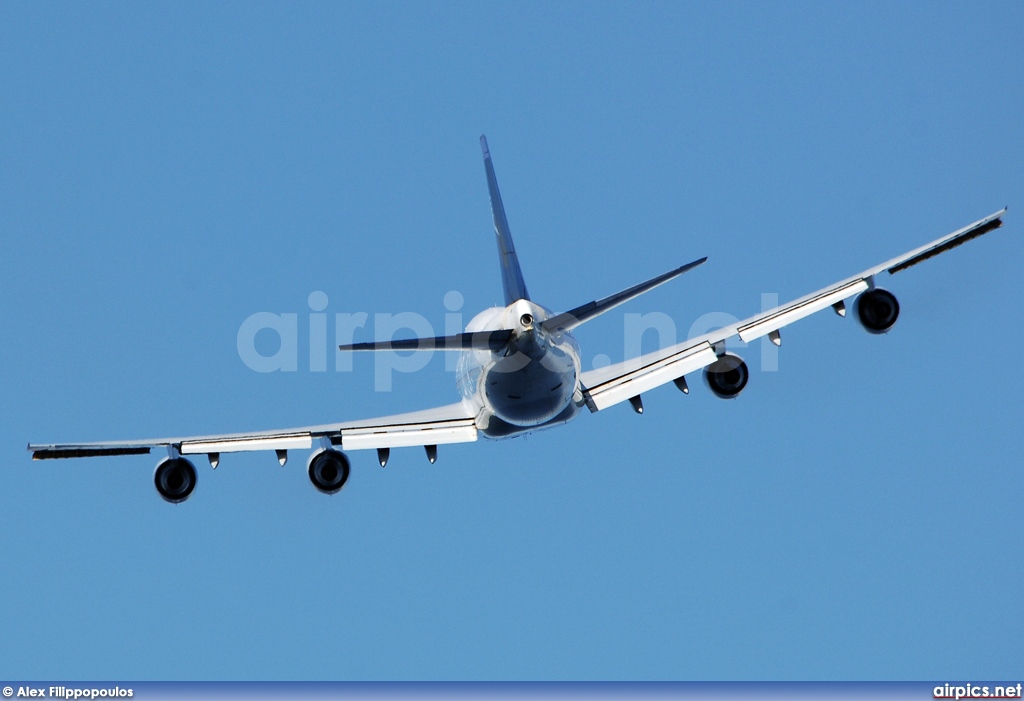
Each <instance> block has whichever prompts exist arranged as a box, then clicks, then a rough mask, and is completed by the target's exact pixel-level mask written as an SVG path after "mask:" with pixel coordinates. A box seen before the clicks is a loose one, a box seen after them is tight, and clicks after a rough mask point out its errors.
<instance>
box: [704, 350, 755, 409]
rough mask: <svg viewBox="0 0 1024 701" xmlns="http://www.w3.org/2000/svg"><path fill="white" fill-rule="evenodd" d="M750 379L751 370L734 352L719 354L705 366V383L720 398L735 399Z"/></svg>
mask: <svg viewBox="0 0 1024 701" xmlns="http://www.w3.org/2000/svg"><path fill="white" fill-rule="evenodd" d="M748 379H750V371H749V370H747V364H746V363H744V362H743V358H741V357H739V356H738V355H733V354H732V353H726V354H725V355H722V356H719V358H718V360H716V361H715V362H713V363H711V365H708V366H707V367H706V368H704V384H705V385H707V386H708V389H709V390H711V392H712V393H713V394H714V395H715V396H716V397H718V398H719V399H735V398H736V397H737V396H739V393H740V392H742V391H743V388H744V387H746V386H747V380H748Z"/></svg>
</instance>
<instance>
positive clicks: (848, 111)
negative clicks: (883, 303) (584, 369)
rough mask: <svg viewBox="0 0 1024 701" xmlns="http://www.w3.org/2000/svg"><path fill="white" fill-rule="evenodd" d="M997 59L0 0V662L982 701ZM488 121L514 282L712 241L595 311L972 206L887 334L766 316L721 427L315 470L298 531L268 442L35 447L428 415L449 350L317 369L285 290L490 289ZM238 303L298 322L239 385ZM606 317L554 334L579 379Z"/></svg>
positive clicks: (1017, 579) (864, 242)
mask: <svg viewBox="0 0 1024 701" xmlns="http://www.w3.org/2000/svg"><path fill="white" fill-rule="evenodd" d="M1022 29H1024V6H1022V5H1021V4H1020V3H1019V2H998V3H997V2H992V3H945V2H942V3H940V2H922V3H912V4H911V3H846V4H842V5H839V6H837V5H836V4H835V3H807V4H790V3H785V4H773V5H768V4H762V3H743V4H732V3H681V2H680V3H658V4H651V3H645V4H640V5H636V6H633V5H631V4H629V5H628V4H626V3H622V4H614V5H611V4H598V3H579V4H565V3H556V4H552V3H515V4H494V3H459V4H457V3H434V4H424V3H414V4H408V3H395V4H375V5H368V4H365V5H355V6H353V5H352V4H342V3H322V4H313V3H301V4H287V5H286V4H280V5H272V4H266V3H263V4H256V3H234V4H231V3H216V4H214V3H205V4H190V5H183V4H181V3H166V4H158V3H144V4H128V3H116V4H114V3H102V4H98V3H92V4H78V3H76V4H70V3H67V4H39V3H4V4H3V5H2V7H0V241H2V255H0V292H2V294H0V309H2V313H3V319H4V329H5V332H4V334H3V341H2V344H0V353H2V355H0V361H2V362H0V368H2V370H0V372H2V383H0V411H2V416H0V439H2V440H0V450H2V451H3V452H2V458H3V460H2V462H3V464H2V470H0V677H20V678H37V679H43V680H46V679H58V678H59V679H115V680H116V679H124V678H128V679H133V678H134V679H304V678H308V679H492V678H494V679H652V678H653V679H890V678H891V679H941V680H953V679H968V678H970V679H979V678H982V677H997V678H1002V677H1008V678H1014V679H1017V680H1019V679H1020V677H1021V676H1024V663H1022V660H1024V644H1022V642H1021V631H1022V629H1024V588H1022V585H1021V581H1022V575H1024V557H1022V548H1021V543H1022V542H1024V459H1022V448H1024V438H1022V433H1024V432H1022V430H1021V424H1022V420H1021V419H1022V411H1021V396H1022V391H1024V369H1022V363H1021V360H1020V357H1019V355H1018V354H1019V352H1020V348H1021V344H1022V341H1024V338H1022V336H1024V333H1022V330H1021V324H1020V305H1021V299H1022V283H1021V280H1022V275H1024V233H1022V232H1024V199H1022V197H1021V195H1022V177H1021V173H1022V163H1024V148H1022V145H1024V100H1022V97H1021V88H1022V86H1024V53H1022V51H1021V34H1022ZM481 133H486V134H487V135H488V137H489V140H490V144H491V151H492V154H493V156H494V159H495V165H496V168H497V173H498V178H499V181H500V182H501V185H502V192H503V195H504V198H505V204H506V208H507V211H508V216H509V221H510V223H511V227H512V231H513V234H514V235H515V239H516V245H517V248H518V249H519V256H520V259H521V262H522V265H523V268H524V273H525V276H526V280H527V283H528V285H529V288H530V291H531V294H532V296H533V297H534V298H535V299H536V300H537V301H540V302H541V303H543V304H545V305H547V306H549V307H553V308H556V309H564V308H568V307H572V306H575V305H577V304H580V303H583V302H586V301H588V300H590V299H593V298H595V297H598V296H602V295H605V294H608V293H610V292H613V291H615V290H618V289H621V288H623V287H626V286H628V285H631V284H634V283H635V282H638V281H640V280H643V279H645V278H647V277H650V276H653V275H655V274H657V273H660V272H662V271H664V270H667V269H668V268H670V267H674V266H676V265H679V264H682V263H684V262H687V261H689V260H693V259H694V258H698V257H700V256H704V255H707V256H709V262H708V264H706V265H705V266H703V267H702V268H700V269H699V270H697V271H694V272H692V273H689V274H688V275H686V276H685V277H684V278H682V279H680V280H678V281H675V282H673V283H671V284H670V285H668V286H666V287H663V288H660V289H658V290H657V291H655V292H653V293H651V294H649V295H647V296H645V297H644V298H642V299H640V300H638V301H636V302H633V303H631V304H630V305H629V306H628V307H625V308H623V310H622V312H623V313H627V312H634V313H635V312H642V313H650V312H662V313H665V314H668V315H670V316H671V317H672V318H673V319H674V320H675V322H676V323H677V325H678V328H679V329H680V332H681V333H685V330H686V329H688V328H689V327H690V326H691V324H693V323H694V322H695V321H696V320H697V319H698V318H700V317H701V315H703V314H705V313H708V312H721V313H727V314H732V315H736V316H739V317H745V316H747V315H749V314H751V313H754V312H756V311H758V310H759V309H760V300H761V294H762V293H778V294H779V295H780V298H781V299H782V300H785V299H787V298H793V297H796V296H799V295H801V294H804V293H807V292H810V291H812V290H815V289H818V288H819V287H821V286H823V285H825V284H828V283H831V282H833V281H835V280H838V279H841V278H843V277H846V276H847V275H850V274H853V273H855V272H857V271H860V270H863V269H865V268H867V267H868V266H870V265H873V264H875V263H879V262H881V261H882V260H885V259H887V258H888V257H890V256H892V255H896V254H898V253H901V252H903V251H906V250H909V249H910V248H913V247H915V246H917V245H919V244H921V243H924V242H926V241H928V240H930V239H932V238H934V237H937V236H939V235H942V234H945V233H947V232H949V231H952V230H954V229H957V228H959V227H961V226H963V225H965V224H967V223H969V222H971V221H974V220H975V219H978V218H980V217H982V216H984V215H987V214H989V213H991V212H994V211H996V210H997V209H999V208H1001V207H1002V206H1004V205H1009V206H1010V211H1009V214H1008V216H1007V217H1006V226H1005V227H1004V228H1003V229H1001V230H999V231H997V232H995V233H993V234H991V235H989V236H986V237H984V238H982V239H980V240H978V241H974V242H971V243H970V244H968V245H966V246H964V247H962V248H960V249H957V250H955V251H953V252H951V253H949V254H946V255H944V256H942V257H940V258H938V259H935V260H933V261H929V262H928V263H927V264H924V265H921V266H919V267H917V268H914V269H912V270H910V271H908V272H906V273H901V274H900V275H898V276H896V277H893V278H891V280H885V281H884V282H885V283H886V284H887V286H889V287H890V289H892V290H893V291H894V292H895V293H896V294H897V295H898V296H899V298H900V301H901V304H902V307H903V314H902V317H901V319H900V321H899V323H898V324H897V326H896V328H895V329H894V330H893V332H892V333H890V334H889V335H887V336H885V337H873V336H870V335H868V334H866V333H864V332H863V331H862V330H860V329H859V327H858V326H857V325H856V323H855V322H854V321H853V320H852V319H846V320H841V319H839V318H837V317H836V316H835V315H832V314H820V315H818V316H816V317H813V318H811V319H808V320H806V321H803V322H801V323H800V324H799V325H796V326H794V327H792V328H791V329H788V330H787V331H786V332H785V334H784V341H785V342H784V344H783V347H782V348H781V351H780V353H779V370H778V371H777V372H765V371H762V370H760V369H759V368H758V367H757V364H756V363H755V364H754V365H755V367H754V368H753V373H752V378H751V383H750V385H749V387H748V389H747V391H746V392H745V393H744V394H743V395H742V396H741V397H740V398H739V399H737V400H736V401H731V402H723V401H720V400H717V399H715V398H713V397H712V396H711V395H710V394H709V393H708V392H707V391H706V390H704V388H703V387H702V386H700V382H699V380H698V376H692V378H691V380H692V381H691V385H692V386H693V391H692V392H691V394H690V395H689V396H683V395H681V394H680V393H679V392H677V391H676V390H675V389H674V388H673V387H671V386H668V387H664V388H661V389H659V390H657V391H654V392H651V393H649V394H648V395H645V397H644V401H645V405H646V408H647V411H646V413H645V414H644V415H643V416H642V417H639V416H636V415H634V414H633V413H632V412H631V411H630V409H629V407H628V405H624V406H619V407H616V408H613V409H610V410H608V411H607V412H602V413H601V414H598V415H594V416H590V415H587V416H582V417H580V418H579V419H578V420H577V421H576V422H574V423H573V424H571V425H569V426H566V427H563V428H560V429H556V430H552V431H548V432H544V433H540V434H536V435H534V436H530V437H529V438H527V439H517V440H513V441H505V442H497V443H492V442H478V443H475V444H469V445H462V446H453V447H450V448H447V449H445V448H442V450H441V456H440V460H439V462H438V463H437V464H436V465H433V466H431V465H429V464H428V463H427V462H426V460H425V458H424V457H423V455H422V451H420V450H419V449H416V450H412V449H410V450H402V451H395V453H394V455H393V456H392V462H391V464H389V465H388V467H387V469H386V470H381V469H380V468H379V467H378V466H377V465H376V463H375V461H374V456H373V454H372V453H353V454H352V455H351V457H352V460H353V474H352V478H351V480H350V482H349V484H348V486H347V487H346V488H345V490H344V491H343V492H342V493H341V494H339V495H337V496H335V497H330V498H329V497H325V496H323V495H321V494H319V493H317V492H316V491H315V490H314V489H313V487H312V486H311V485H310V484H309V481H308V479H307V478H306V476H305V474H304V469H303V467H304V462H305V457H304V456H300V455H295V456H293V459H292V461H291V462H290V463H289V464H288V466H287V467H285V468H281V467H280V466H278V464H277V463H276V461H275V460H274V458H273V455H272V454H262V453H261V454H252V455H240V456H228V457H225V459H224V460H223V462H222V464H221V467H220V468H218V470H217V471H216V472H212V471H211V470H210V469H209V468H208V467H207V466H205V465H204V464H198V465H197V467H198V468H199V486H198V488H197V490H196V492H195V494H194V495H193V497H192V499H191V500H190V501H188V502H187V503H186V504H183V505H180V506H177V507H175V506H170V505H168V504H165V503H164V502H163V501H161V500H160V499H159V498H158V496H157V494H156V492H155V490H154V489H153V486H152V470H153V467H154V465H155V463H156V457H127V458H116V459H92V460H83V461H71V462H62V461H55V462H49V463H33V462H32V461H31V460H30V459H29V455H28V453H27V452H25V444H26V443H27V442H28V441H30V440H32V441H69V440H104V439H118V438H139V437H147V436H153V435H193V434H201V433H210V432H227V431H238V430H249V429H270V428H284V427H289V426H302V425H307V424H312V423H322V422H330V421H335V420H344V419H350V418H362V417H370V416H377V415H382V414H389V413H396V412H399V411H407V410H414V409H419V408H424V407H427V406H432V405H435V404H442V403H448V402H451V401H455V399H456V394H455V390H454V384H453V376H452V374H451V373H448V372H445V369H444V364H443V361H442V360H441V359H440V358H439V357H438V358H435V359H434V360H432V361H431V363H430V365H428V366H427V367H426V368H425V369H424V370H422V371H421V372H418V373H415V374H410V375H398V376H397V377H396V378H395V385H394V391H392V392H390V393H384V392H375V391H374V388H373V361H372V359H371V358H369V357H366V356H361V357H359V358H357V359H356V362H355V369H354V371H353V372H350V373H343V372H335V371H334V369H333V355H332V356H331V357H330V358H329V359H330V363H329V368H330V370H329V371H328V372H326V373H316V372H310V371H309V367H308V363H307V362H305V361H304V358H307V357H308V355H306V354H307V353H308V340H306V339H307V338H308V336H306V334H308V313H309V307H308V305H307V297H308V296H309V294H310V293H311V292H314V291H323V292H325V293H326V294H327V296H328V298H329V305H328V307H327V310H326V311H327V312H328V314H330V315H331V316H330V318H331V319H332V329H333V315H334V314H335V313H338V312H356V311H366V312H369V313H370V314H371V318H372V315H373V313H375V312H382V313H383V312H387V313H398V312H403V311H412V312H416V313H419V314H422V315H423V316H425V317H426V318H427V319H429V320H430V321H431V323H432V324H434V325H435V327H436V328H438V329H441V328H442V327H443V320H444V314H445V308H444V306H443V303H442V300H443V299H444V295H445V294H446V293H447V292H449V291H451V290H457V291H459V292H460V293H461V294H462V295H463V296H464V299H465V307H464V311H465V313H466V320H468V318H469V316H470V315H472V314H473V313H474V312H476V311H477V310H479V309H482V308H484V307H486V306H489V305H491V304H494V303H496V302H499V301H500V299H501V289H500V278H499V274H498V264H497V255H496V252H495V250H494V242H493V234H492V231H491V222H490V212H489V209H488V205H487V190H486V185H485V181H484V175H483V167H482V164H481V160H480V153H479V147H478V143H477V139H478V137H479V135H480V134H481ZM890 283H891V284H890ZM261 311H270V312H275V313H284V312H288V313H297V314H298V315H299V360H300V362H299V370H298V371H297V372H292V373H270V374H260V373H256V372H253V371H252V370H250V369H249V368H247V367H246V366H245V364H244V363H243V362H242V361H241V360H240V358H239V355H238V352H237V350H236V334H237V331H238V328H239V326H240V325H241V323H242V322H243V321H244V320H245V319H246V318H247V317H248V316H249V315H250V314H253V313H255V312H261ZM623 323H624V317H623V314H622V313H617V312H616V313H612V314H609V315H607V316H606V317H603V318H602V319H600V320H598V321H594V322H593V323H591V324H589V325H588V326H587V327H585V328H583V329H581V330H580V333H579V334H578V336H579V339H580V342H581V344H582V346H583V353H584V363H585V364H589V363H590V362H592V359H593V357H594V356H595V355H596V354H599V353H603V354H607V355H609V356H611V357H612V358H613V359H615V358H618V357H621V355H622V353H623ZM331 333H333V330H332V331H331ZM647 340H648V341H649V342H650V341H651V339H650V338H648V339H647ZM265 341H266V339H263V340H261V341H260V343H264V342H265ZM272 345H273V344H271V346H272ZM265 346H266V344H265V343H264V347H265ZM741 352H743V353H745V354H746V355H747V356H748V357H753V358H757V357H759V354H760V352H761V351H760V346H755V347H752V348H750V349H746V350H745V351H741Z"/></svg>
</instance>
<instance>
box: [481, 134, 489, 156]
mask: <svg viewBox="0 0 1024 701" xmlns="http://www.w3.org/2000/svg"><path fill="white" fill-rule="evenodd" d="M480 150H481V151H483V153H484V158H490V157H491V151H490V149H488V148H487V136H486V135H485V134H481V135H480Z"/></svg>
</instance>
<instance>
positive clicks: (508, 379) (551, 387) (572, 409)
mask: <svg viewBox="0 0 1024 701" xmlns="http://www.w3.org/2000/svg"><path fill="white" fill-rule="evenodd" d="M550 316H552V314H551V312H550V311H549V310H548V309H545V308H544V307H541V306H540V305H538V304H534V303H533V302H530V301H528V300H524V299H521V300H519V301H517V302H513V303H512V304H510V305H509V306H508V307H493V308H491V309H486V310H484V311H483V312H481V313H480V314H477V315H476V316H475V317H474V318H473V320H472V321H470V322H469V324H468V325H467V326H466V331H468V332H478V331H494V330H498V329H512V331H513V336H512V340H511V341H510V343H509V345H508V347H507V348H505V349H502V350H501V351H500V352H497V353H495V352H492V351H489V350H472V351H465V352H463V354H462V356H461V357H460V358H459V365H458V386H459V392H460V393H461V394H462V397H463V401H464V402H467V403H468V404H469V405H470V406H471V407H472V408H473V412H474V416H475V417H476V426H477V430H478V431H480V432H481V433H482V434H483V435H484V436H486V437H488V438H506V437H509V436H514V435H518V434H521V433H526V432H528V431H532V430H535V429H538V428H542V427H545V426H554V425H557V424H561V423H565V422H566V421H569V420H570V419H571V418H573V417H574V416H575V415H576V413H577V412H578V411H579V407H580V405H581V404H582V393H581V392H580V390H579V375H580V352H579V346H578V345H577V343H576V339H574V338H573V337H572V334H571V333H569V332H556V333H548V332H547V331H545V330H544V329H543V328H542V326H541V324H542V322H543V321H544V320H545V319H547V318H548V317H550Z"/></svg>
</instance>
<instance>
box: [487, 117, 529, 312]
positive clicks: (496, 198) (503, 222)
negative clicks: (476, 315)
mask: <svg viewBox="0 0 1024 701" xmlns="http://www.w3.org/2000/svg"><path fill="white" fill-rule="evenodd" d="M480 148H482V149H483V152H484V170H486V171H487V189H488V191H489V192H490V195H491V212H492V213H493V214H494V233H495V235H496V236H497V237H498V256H499V258H500V262H501V284H502V287H503V288H504V289H505V304H506V305H508V304H512V303H513V302H515V301H516V300H520V299H530V295H529V293H528V292H527V291H526V282H525V281H524V280H523V271H522V270H520V269H519V258H518V257H517V256H516V248H515V246H513V245H512V234H511V232H509V230H508V220H507V219H506V218H505V207H504V206H503V205H502V204H501V193H500V192H499V191H498V179H497V178H496V177H495V175H494V166H493V165H492V164H491V152H490V151H488V150H487V137H486V136H481V137H480Z"/></svg>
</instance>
